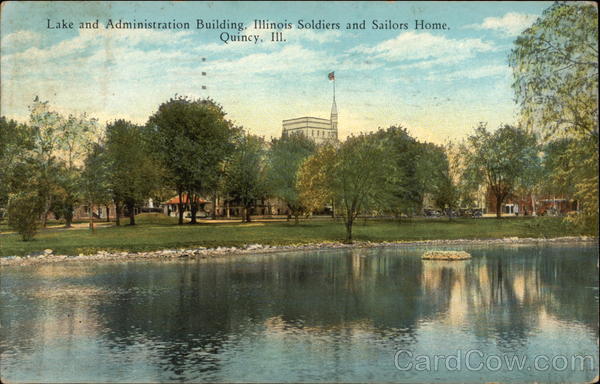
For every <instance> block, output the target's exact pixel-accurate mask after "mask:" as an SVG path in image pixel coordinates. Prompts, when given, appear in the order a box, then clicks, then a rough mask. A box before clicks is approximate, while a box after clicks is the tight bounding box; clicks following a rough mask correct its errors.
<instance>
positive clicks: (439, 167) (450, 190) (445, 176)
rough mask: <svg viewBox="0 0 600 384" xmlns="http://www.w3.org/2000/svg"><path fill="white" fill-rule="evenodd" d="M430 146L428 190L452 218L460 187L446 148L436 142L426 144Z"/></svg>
mask: <svg viewBox="0 0 600 384" xmlns="http://www.w3.org/2000/svg"><path fill="white" fill-rule="evenodd" d="M423 147H425V148H428V149H427V152H428V153H429V156H428V160H429V161H428V164H429V167H428V173H429V175H430V178H429V180H430V183H429V185H428V188H427V191H428V192H429V193H431V195H432V197H433V200H434V202H435V204H436V206H437V207H438V208H440V209H442V210H443V211H444V212H446V214H447V215H448V219H450V220H452V212H453V211H454V210H455V209H456V208H457V207H458V202H459V192H460V191H459V188H458V185H457V181H456V179H455V178H453V175H452V170H451V167H450V162H449V160H448V157H447V154H446V149H445V148H443V147H439V146H437V145H435V144H424V145H423Z"/></svg>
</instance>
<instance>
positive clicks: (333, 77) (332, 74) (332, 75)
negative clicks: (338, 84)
mask: <svg viewBox="0 0 600 384" xmlns="http://www.w3.org/2000/svg"><path fill="white" fill-rule="evenodd" d="M327 77H328V78H329V80H335V74H334V73H333V72H329V75H327Z"/></svg>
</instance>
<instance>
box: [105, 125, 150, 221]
mask: <svg viewBox="0 0 600 384" xmlns="http://www.w3.org/2000/svg"><path fill="white" fill-rule="evenodd" d="M105 140H106V143H105V150H104V151H105V157H106V160H107V163H108V169H109V171H108V182H109V185H110V190H111V191H112V198H113V201H114V202H115V206H116V207H117V212H116V213H117V214H116V216H117V223H119V216H120V214H121V212H120V211H121V207H122V206H123V205H125V206H126V207H127V210H128V212H129V224H130V225H134V224H135V208H136V206H137V205H138V204H139V203H141V202H142V201H143V200H144V199H147V198H149V197H150V195H151V193H152V191H153V189H154V188H155V187H156V186H157V184H158V180H157V178H158V177H157V176H158V167H157V165H156V164H155V162H154V161H153V158H152V157H151V156H150V150H149V146H148V144H147V141H146V140H145V138H144V131H143V128H142V127H140V126H137V125H135V124H132V123H131V122H129V121H125V120H117V121H115V122H112V123H110V124H107V126H106V139H105Z"/></svg>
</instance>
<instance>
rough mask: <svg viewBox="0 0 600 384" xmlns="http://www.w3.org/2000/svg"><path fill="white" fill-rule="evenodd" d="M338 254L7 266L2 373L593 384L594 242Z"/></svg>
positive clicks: (0, 291)
mask: <svg viewBox="0 0 600 384" xmlns="http://www.w3.org/2000/svg"><path fill="white" fill-rule="evenodd" d="M427 249H464V250H467V251H469V252H470V253H471V254H472V255H473V258H472V259H471V260H468V261H452V262H450V261H432V260H427V261H424V260H421V259H420V255H421V254H422V253H423V251H424V250H425V248H418V247H412V248H408V247H402V248H374V249H355V250H348V249H340V250H324V251H311V252H293V253H280V254H269V255H256V256H240V257H230V258H226V259H219V260H188V261H169V262H165V261H153V262H129V263H108V262H107V263H93V264H81V263H76V262H72V263H61V264H54V265H51V264H48V265H38V266H26V267H5V268H3V269H2V270H1V283H0V300H1V302H0V304H1V314H0V353H1V356H0V357H1V360H0V369H1V371H0V373H1V377H2V379H3V380H6V381H9V382H10V381H27V382H40V381H43V382H158V381H161V382H164V381H173V382H183V381H194V382H202V381H210V382H236V381H244V382H249V381H251V382H257V381H258V382H365V381H368V382H391V381H394V382H482V381H487V382H490V381H500V382H531V381H538V382H540V381H541V382H565V381H566V382H582V381H586V380H587V381H589V380H592V379H593V377H594V376H596V374H597V370H598V344H597V340H598V336H599V334H598V251H597V248H596V244H594V245H573V244H571V245H552V246H550V245H547V246H523V245H520V246H500V247H498V246H494V247H483V246H472V247H460V248H458V247H447V248H443V247H429V248H427Z"/></svg>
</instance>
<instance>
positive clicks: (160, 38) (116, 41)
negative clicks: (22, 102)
mask: <svg viewBox="0 0 600 384" xmlns="http://www.w3.org/2000/svg"><path fill="white" fill-rule="evenodd" d="M191 34H192V32H190V31H177V32H174V31H155V30H107V29H99V30H85V29H81V30H79V34H78V35H77V36H75V37H73V38H70V39H65V40H62V41H60V42H58V43H56V44H54V45H52V46H50V47H46V48H43V49H41V48H38V47H35V46H33V47H31V48H29V49H26V50H25V51H22V52H17V53H12V54H9V55H3V57H2V63H3V64H5V63H14V62H21V63H28V62H29V63H30V62H42V61H48V60H56V59H62V58H64V57H68V56H73V55H77V56H81V55H82V53H84V52H85V51H87V50H89V49H102V48H104V49H112V47H115V48H116V47H134V46H137V45H140V44H145V45H150V46H155V45H161V44H173V42H177V43H178V44H181V43H183V42H184V40H185V39H186V38H187V37H189V36H191ZM11 35H13V34H11ZM11 35H8V36H6V38H9V37H10V36H11ZM2 41H3V42H4V39H3V40H2Z"/></svg>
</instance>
